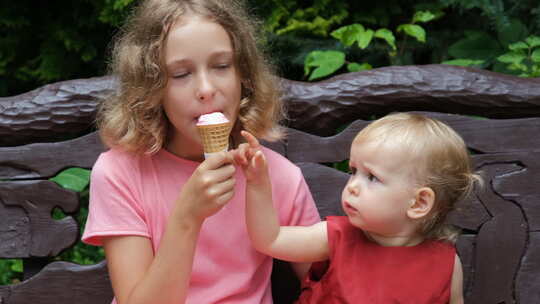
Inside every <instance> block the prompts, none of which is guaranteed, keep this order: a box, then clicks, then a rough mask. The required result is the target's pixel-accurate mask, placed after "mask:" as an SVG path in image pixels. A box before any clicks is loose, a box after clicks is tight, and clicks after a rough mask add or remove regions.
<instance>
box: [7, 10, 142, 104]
mask: <svg viewBox="0 0 540 304" xmlns="http://www.w3.org/2000/svg"><path fill="white" fill-rule="evenodd" d="M134 2H135V0H94V1H88V0H86V1H37V2H36V1H31V0H21V1H7V2H5V3H3V4H2V10H0V96H8V95H15V94H18V93H23V92H26V91H29V90H31V89H34V88H36V87H39V86H41V85H44V84H47V83H51V82H55V81H60V80H67V79H74V78H85V77H93V76H98V75H103V74H104V72H105V69H106V67H105V63H106V60H105V58H106V56H107V54H106V52H107V45H108V43H109V40H110V39H111V36H112V34H113V33H114V31H115V30H116V26H117V25H119V24H121V23H122V22H123V20H124V19H125V16H126V15H127V13H128V11H129V9H130V7H131V5H132V3H134Z"/></svg>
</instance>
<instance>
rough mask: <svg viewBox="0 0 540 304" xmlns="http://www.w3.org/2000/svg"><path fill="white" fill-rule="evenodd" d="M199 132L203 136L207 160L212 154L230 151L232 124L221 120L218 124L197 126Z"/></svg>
mask: <svg viewBox="0 0 540 304" xmlns="http://www.w3.org/2000/svg"><path fill="white" fill-rule="evenodd" d="M220 114H221V113H220ZM225 120H226V119H225ZM197 130H198V131H199V135H200V136H201V141H202V144H203V148H204V157H205V158H208V156H210V155H211V154H212V153H216V152H221V151H227V150H228V149H229V135H230V134H231V130H232V123H231V122H229V121H223V120H220V122H218V123H205V124H197Z"/></svg>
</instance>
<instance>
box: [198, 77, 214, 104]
mask: <svg viewBox="0 0 540 304" xmlns="http://www.w3.org/2000/svg"><path fill="white" fill-rule="evenodd" d="M215 93H216V88H215V86H214V84H213V83H212V79H211V77H210V75H208V74H207V73H204V72H202V73H200V74H199V84H198V87H197V92H196V97H197V99H198V100H199V101H201V102H208V101H211V100H212V99H213V98H214V95H215Z"/></svg>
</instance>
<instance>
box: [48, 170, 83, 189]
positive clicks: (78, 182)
mask: <svg viewBox="0 0 540 304" xmlns="http://www.w3.org/2000/svg"><path fill="white" fill-rule="evenodd" d="M50 180H51V181H53V182H55V183H57V184H58V185H60V186H61V187H63V188H66V189H69V190H73V191H75V192H81V191H83V190H84V189H85V188H86V187H87V186H88V183H89V182H90V170H87V169H82V168H69V169H66V170H64V171H62V172H60V173H59V174H58V175H56V176H55V177H53V178H51V179H50Z"/></svg>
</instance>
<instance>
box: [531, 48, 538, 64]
mask: <svg viewBox="0 0 540 304" xmlns="http://www.w3.org/2000/svg"><path fill="white" fill-rule="evenodd" d="M531 60H532V61H533V62H536V63H540V49H536V50H534V52H532V54H531Z"/></svg>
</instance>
